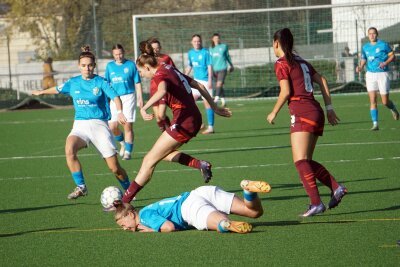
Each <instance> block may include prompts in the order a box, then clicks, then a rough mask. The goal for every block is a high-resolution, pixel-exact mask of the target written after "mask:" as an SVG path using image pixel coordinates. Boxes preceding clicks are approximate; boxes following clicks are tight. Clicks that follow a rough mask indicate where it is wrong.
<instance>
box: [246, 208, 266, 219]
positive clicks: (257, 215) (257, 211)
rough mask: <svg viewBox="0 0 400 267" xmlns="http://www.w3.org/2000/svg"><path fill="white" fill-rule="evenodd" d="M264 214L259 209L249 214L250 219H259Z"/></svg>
mask: <svg viewBox="0 0 400 267" xmlns="http://www.w3.org/2000/svg"><path fill="white" fill-rule="evenodd" d="M263 214H264V210H263V209H262V208H261V209H259V210H253V211H252V212H251V214H250V216H249V217H250V218H259V217H261V216H262V215H263Z"/></svg>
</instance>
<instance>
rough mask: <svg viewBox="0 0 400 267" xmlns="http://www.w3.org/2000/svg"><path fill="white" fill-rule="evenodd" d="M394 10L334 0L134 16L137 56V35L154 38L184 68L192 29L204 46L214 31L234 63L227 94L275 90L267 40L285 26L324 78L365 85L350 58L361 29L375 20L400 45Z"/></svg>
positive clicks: (341, 88)
mask: <svg viewBox="0 0 400 267" xmlns="http://www.w3.org/2000/svg"><path fill="white" fill-rule="evenodd" d="M398 14H400V4H399V2H398V1H375V2H373V1H371V2H369V3H365V2H364V1H363V2H360V1H356V0H354V1H343V0H333V1H332V5H319V6H303V7H290V8H269V9H252V10H234V11H233V10H232V11H214V12H192V13H175V14H146V15H134V16H133V38H134V46H135V47H134V48H135V57H137V56H138V54H139V52H138V50H137V48H138V44H139V42H140V41H143V40H146V39H148V38H149V37H156V38H158V39H159V40H160V42H161V45H162V52H163V53H166V54H169V55H170V56H171V57H172V59H173V60H174V62H175V64H176V65H177V66H178V68H180V69H181V70H183V69H184V68H185V67H187V52H188V50H189V49H190V48H191V43H190V42H191V37H192V35H193V34H200V35H201V36H202V39H203V46H204V47H209V46H210V44H211V36H212V35H213V34H214V33H219V34H220V35H221V39H222V42H223V43H226V44H227V45H228V46H229V51H230V55H231V58H232V61H233V64H234V67H235V71H234V72H232V73H229V75H228V76H227V78H226V80H225V93H226V94H227V95H228V96H230V97H244V96H271V95H276V94H277V92H278V90H279V88H278V87H277V85H278V84H277V81H276V78H275V74H274V62H275V60H276V57H275V55H274V52H273V50H272V47H271V46H272V39H273V34H274V32H275V31H276V30H278V29H281V28H283V27H288V28H290V29H291V31H292V33H293V35H294V38H295V50H296V52H297V53H298V54H299V55H300V56H302V57H303V58H305V59H306V60H308V61H310V62H311V63H312V64H313V65H314V67H315V68H316V69H317V71H318V72H320V73H321V74H322V75H324V76H325V77H326V78H327V79H328V81H329V83H330V85H331V87H332V88H334V91H335V92H350V91H356V90H363V89H364V88H363V85H362V83H363V76H362V75H358V74H356V73H355V64H357V60H358V56H359V54H360V51H361V46H362V44H363V43H365V42H367V41H368V40H367V39H365V37H366V30H367V28H368V27H370V26H374V27H377V28H378V30H379V37H381V38H382V39H383V40H385V41H387V42H389V43H390V44H391V45H392V47H393V49H395V50H396V51H398V47H399V43H400V17H399V16H398ZM346 47H348V48H349V49H348V54H346V53H345V50H346V49H345V48H346ZM392 66H393V70H392V72H391V77H392V79H393V80H394V81H395V82H394V83H392V84H393V86H397V87H399V84H396V81H398V79H399V78H398V77H399V70H398V66H396V65H395V64H393V63H392ZM396 68H397V69H396Z"/></svg>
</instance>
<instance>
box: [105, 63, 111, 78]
mask: <svg viewBox="0 0 400 267" xmlns="http://www.w3.org/2000/svg"><path fill="white" fill-rule="evenodd" d="M104 78H105V79H106V81H107V82H111V78H110V63H109V64H107V66H106V73H104Z"/></svg>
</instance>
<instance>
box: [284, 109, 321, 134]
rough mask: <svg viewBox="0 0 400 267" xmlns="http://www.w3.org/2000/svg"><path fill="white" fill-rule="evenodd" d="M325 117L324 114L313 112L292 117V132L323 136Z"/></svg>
mask: <svg viewBox="0 0 400 267" xmlns="http://www.w3.org/2000/svg"><path fill="white" fill-rule="evenodd" d="M324 125H325V116H324V113H323V112H318V111H313V112H308V113H302V114H300V115H296V114H292V115H291V125H290V132H291V133H295V132H310V133H314V134H315V135H318V136H322V134H323V133H324Z"/></svg>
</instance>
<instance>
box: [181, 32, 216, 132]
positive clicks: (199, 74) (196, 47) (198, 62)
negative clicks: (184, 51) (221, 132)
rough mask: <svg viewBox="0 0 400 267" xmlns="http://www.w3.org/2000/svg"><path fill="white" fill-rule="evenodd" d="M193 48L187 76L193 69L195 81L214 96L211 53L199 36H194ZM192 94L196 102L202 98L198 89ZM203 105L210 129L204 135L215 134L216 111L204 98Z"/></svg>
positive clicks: (186, 72)
mask: <svg viewBox="0 0 400 267" xmlns="http://www.w3.org/2000/svg"><path fill="white" fill-rule="evenodd" d="M192 46H193V48H192V49H190V50H189V52H188V67H187V68H186V71H185V74H186V75H189V74H190V72H191V71H192V69H193V78H194V79H195V81H197V82H198V83H201V84H202V85H203V86H204V87H205V88H206V89H207V91H208V93H209V94H210V95H211V96H213V92H212V62H211V56H210V52H209V51H208V49H206V48H204V47H203V45H202V40H201V36H200V35H199V34H194V35H193V36H192ZM192 93H193V97H194V99H195V100H197V99H199V97H201V96H202V95H201V94H200V92H199V91H198V90H196V88H194V89H193V90H192ZM203 103H204V107H205V109H206V115H207V123H208V128H207V129H206V130H204V131H203V132H202V134H212V133H214V111H213V109H212V108H211V106H210V104H209V103H208V102H207V100H206V99H204V97H203Z"/></svg>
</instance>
